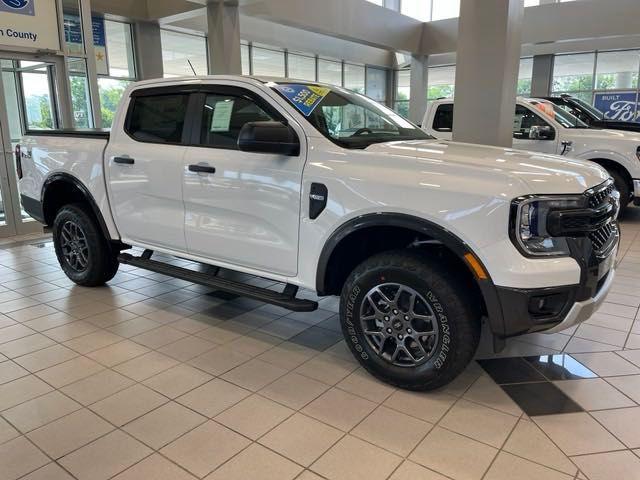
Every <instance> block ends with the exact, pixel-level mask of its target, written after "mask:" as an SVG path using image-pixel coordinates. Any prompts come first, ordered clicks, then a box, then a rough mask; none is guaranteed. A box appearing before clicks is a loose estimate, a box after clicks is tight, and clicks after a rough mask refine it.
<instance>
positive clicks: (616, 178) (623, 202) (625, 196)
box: [609, 170, 631, 218]
mask: <svg viewBox="0 0 640 480" xmlns="http://www.w3.org/2000/svg"><path fill="white" fill-rule="evenodd" d="M609 175H611V178H613V184H614V186H615V187H616V190H618V192H620V213H619V214H618V216H619V217H620V218H622V217H623V216H624V212H625V209H626V208H627V206H628V205H629V202H630V201H631V188H629V184H628V183H627V181H626V180H625V178H624V177H623V176H622V175H620V174H619V173H618V171H617V170H609Z"/></svg>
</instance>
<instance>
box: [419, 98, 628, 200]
mask: <svg viewBox="0 0 640 480" xmlns="http://www.w3.org/2000/svg"><path fill="white" fill-rule="evenodd" d="M422 128H423V129H424V130H425V131H426V132H427V133H430V134H431V135H434V136H435V137H437V138H441V139H448V140H450V139H451V133H452V132H451V131H452V128H453V99H450V98H448V99H440V100H436V101H433V102H430V103H429V106H428V107H427V111H426V112H425V115H424V119H423V121H422ZM513 146H514V147H515V148H519V149H522V150H531V151H535V152H541V153H551V154H559V155H563V156H566V157H571V158H577V159H580V160H589V161H592V162H595V163H597V164H598V165H600V166H602V167H604V168H605V169H606V170H607V171H608V172H609V175H610V176H611V178H613V180H614V183H615V187H616V190H618V192H619V193H620V202H621V206H622V212H623V211H624V208H625V207H626V206H627V205H628V204H629V203H630V202H631V201H632V200H633V201H634V203H637V202H638V201H640V132H624V131H620V130H606V129H595V128H590V127H589V125H587V124H586V123H584V122H583V121H582V120H580V119H578V118H576V117H575V116H574V115H572V114H571V113H570V112H568V111H567V110H565V109H564V108H563V107H562V106H560V105H556V104H555V103H553V102H551V101H549V100H543V99H538V98H518V99H517V101H516V110H515V116H514V119H513ZM636 199H637V200H636Z"/></svg>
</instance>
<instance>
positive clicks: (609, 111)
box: [593, 92, 640, 123]
mask: <svg viewBox="0 0 640 480" xmlns="http://www.w3.org/2000/svg"><path fill="white" fill-rule="evenodd" d="M638 103H639V102H638V99H637V98H636V92H618V93H616V92H609V93H596V94H595V96H594V101H593V106H594V107H596V108H597V109H598V110H600V111H601V112H603V113H604V117H605V118H606V119H607V120H617V121H619V122H639V123H640V111H638Z"/></svg>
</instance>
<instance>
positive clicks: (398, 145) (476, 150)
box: [366, 140, 609, 194]
mask: <svg viewBox="0 0 640 480" xmlns="http://www.w3.org/2000/svg"><path fill="white" fill-rule="evenodd" d="M366 151H367V152H376V153H386V154H388V155H392V156H394V157H398V156H402V157H413V158H415V159H416V160H417V161H427V162H428V161H432V162H435V163H448V164H451V165H455V166H459V167H468V168H469V169H471V170H473V169H480V170H482V171H483V172H484V173H486V172H488V171H494V172H495V173H496V174H497V175H508V176H509V177H512V178H513V177H515V178H517V179H518V180H520V181H521V182H523V183H525V184H526V185H527V186H528V187H529V188H530V190H531V192H530V193H540V194H551V193H583V192H584V191H585V190H587V189H588V188H591V187H594V186H596V185H599V184H600V183H602V182H604V181H605V180H606V179H607V178H608V177H609V174H608V173H607V172H606V170H604V169H603V168H601V167H600V166H598V165H596V164H595V163H592V162H586V161H582V160H575V159H570V158H566V157H561V156H558V155H547V154H542V153H538V152H528V151H524V150H515V149H512V148H500V147H490V146H486V145H476V144H471V143H460V142H450V141H445V140H410V141H400V142H387V143H377V144H373V145H371V146H369V147H368V148H367V149H366Z"/></svg>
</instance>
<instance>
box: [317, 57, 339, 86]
mask: <svg viewBox="0 0 640 480" xmlns="http://www.w3.org/2000/svg"><path fill="white" fill-rule="evenodd" d="M318 81H319V82H323V83H329V84H331V85H338V86H341V85H342V62H338V61H335V60H325V59H324V58H319V59H318Z"/></svg>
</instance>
